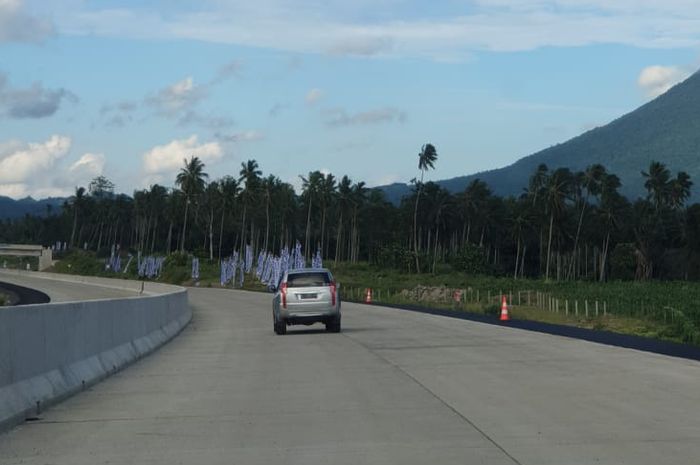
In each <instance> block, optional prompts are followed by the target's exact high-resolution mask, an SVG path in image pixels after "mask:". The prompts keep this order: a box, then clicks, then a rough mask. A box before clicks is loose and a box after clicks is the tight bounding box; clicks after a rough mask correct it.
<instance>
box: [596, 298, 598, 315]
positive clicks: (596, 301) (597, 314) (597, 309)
mask: <svg viewBox="0 0 700 465" xmlns="http://www.w3.org/2000/svg"><path fill="white" fill-rule="evenodd" d="M595 316H598V301H597V300H596V301H595Z"/></svg>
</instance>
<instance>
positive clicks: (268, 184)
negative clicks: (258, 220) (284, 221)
mask: <svg viewBox="0 0 700 465" xmlns="http://www.w3.org/2000/svg"><path fill="white" fill-rule="evenodd" d="M281 183H282V182H281V181H280V180H279V178H278V177H277V176H275V175H273V174H271V175H269V176H268V177H267V178H265V179H263V181H262V187H261V191H262V194H263V198H264V199H265V242H264V245H263V250H265V251H267V250H268V240H269V237H270V205H271V204H272V202H273V197H274V194H275V191H276V190H277V189H279V186H280V184H281Z"/></svg>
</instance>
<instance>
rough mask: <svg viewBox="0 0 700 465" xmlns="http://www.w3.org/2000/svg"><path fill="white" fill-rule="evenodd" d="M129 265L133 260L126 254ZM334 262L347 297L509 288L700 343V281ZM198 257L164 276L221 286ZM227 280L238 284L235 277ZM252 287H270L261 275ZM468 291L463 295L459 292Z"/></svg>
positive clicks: (397, 299) (492, 306) (132, 271)
mask: <svg viewBox="0 0 700 465" xmlns="http://www.w3.org/2000/svg"><path fill="white" fill-rule="evenodd" d="M123 263H124V264H126V260H125V259H124V260H123ZM326 265H327V266H329V267H330V268H331V270H332V271H333V274H334V275H335V278H336V280H337V281H338V282H339V283H340V285H341V292H342V295H343V298H344V299H345V300H357V301H360V300H363V298H364V293H365V290H366V289H367V288H371V289H372V291H373V301H374V302H376V303H382V302H384V303H391V304H402V303H403V304H420V305H423V306H426V307H439V308H450V309H453V310H455V311H468V312H476V313H484V314H491V315H494V316H495V315H497V314H498V311H499V308H500V298H501V295H506V296H507V298H508V302H509V305H510V311H511V315H512V317H513V318H519V319H528V320H536V321H544V322H549V323H556V324H566V325H574V326H579V327H584V328H592V329H602V330H609V331H615V332H620V333H625V334H634V335H641V336H646V337H653V338H659V339H665V340H672V341H677V342H686V343H692V344H698V345H700V332H699V331H698V328H700V304H699V302H700V283H696V282H646V283H641V282H608V283H597V282H586V281H579V282H561V283H557V282H545V281H543V280H514V279H509V278H496V277H491V276H468V275H465V274H463V273H456V272H452V271H451V270H449V269H448V268H443V269H442V270H439V272H438V273H437V274H435V275H433V274H422V275H415V274H405V273H400V272H397V271H393V270H382V269H377V268H376V267H373V266H370V265H368V264H355V265H350V264H340V265H339V266H333V264H332V263H326ZM54 271H57V272H61V273H75V274H87V275H98V276H107V277H123V278H130V279H138V275H137V270H136V264H135V260H134V261H133V262H132V264H131V266H130V267H129V268H128V270H127V272H126V273H123V272H122V273H118V274H116V273H113V272H110V271H105V269H104V260H98V259H96V258H95V256H94V255H93V254H89V253H84V252H78V253H74V254H69V255H67V256H66V257H64V258H63V259H62V260H61V261H60V262H59V263H58V264H57V265H56V266H55V267H54ZM190 274H191V259H190V258H188V257H186V256H180V255H173V256H171V257H169V258H168V260H167V261H166V263H165V266H164V270H163V273H162V275H161V276H160V278H159V281H162V282H168V283H173V284H182V285H189V286H191V285H199V286H200V287H220V283H219V281H220V269H219V265H218V263H216V260H214V261H213V262H210V261H209V260H205V259H201V260H200V279H199V282H198V283H195V282H194V281H193V280H192V279H191V277H190ZM227 287H232V286H231V285H230V284H229V285H228V286H227ZM244 289H247V290H255V291H265V290H266V289H265V286H263V285H262V284H261V283H260V282H258V281H257V280H256V279H255V278H254V277H253V276H246V280H245V284H244ZM455 290H461V297H460V299H459V302H456V301H455V300H454V291H455Z"/></svg>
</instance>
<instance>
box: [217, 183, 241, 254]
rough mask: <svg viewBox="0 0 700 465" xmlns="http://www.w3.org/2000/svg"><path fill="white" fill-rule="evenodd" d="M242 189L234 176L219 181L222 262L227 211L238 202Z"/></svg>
mask: <svg viewBox="0 0 700 465" xmlns="http://www.w3.org/2000/svg"><path fill="white" fill-rule="evenodd" d="M240 191H241V189H240V187H239V186H238V181H237V180H236V179H235V178H234V177H232V176H224V177H223V178H221V179H220V180H219V196H220V197H221V225H220V226H219V261H221V247H222V244H223V240H224V223H225V221H226V209H227V208H228V207H229V206H232V205H233V203H234V202H235V201H236V198H237V197H238V194H239V193H240Z"/></svg>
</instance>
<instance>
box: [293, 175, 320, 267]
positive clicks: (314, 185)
mask: <svg viewBox="0 0 700 465" xmlns="http://www.w3.org/2000/svg"><path fill="white" fill-rule="evenodd" d="M299 177H300V178H301V183H302V186H301V189H302V197H303V198H305V199H306V202H307V210H306V212H307V213H306V235H305V239H304V256H305V257H306V258H307V259H308V258H309V253H310V248H311V209H312V207H313V203H314V199H317V198H318V197H319V193H320V191H321V185H322V184H323V179H324V178H323V174H322V173H321V172H320V171H313V172H310V173H309V176H308V177H306V178H305V177H303V176H299Z"/></svg>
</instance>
